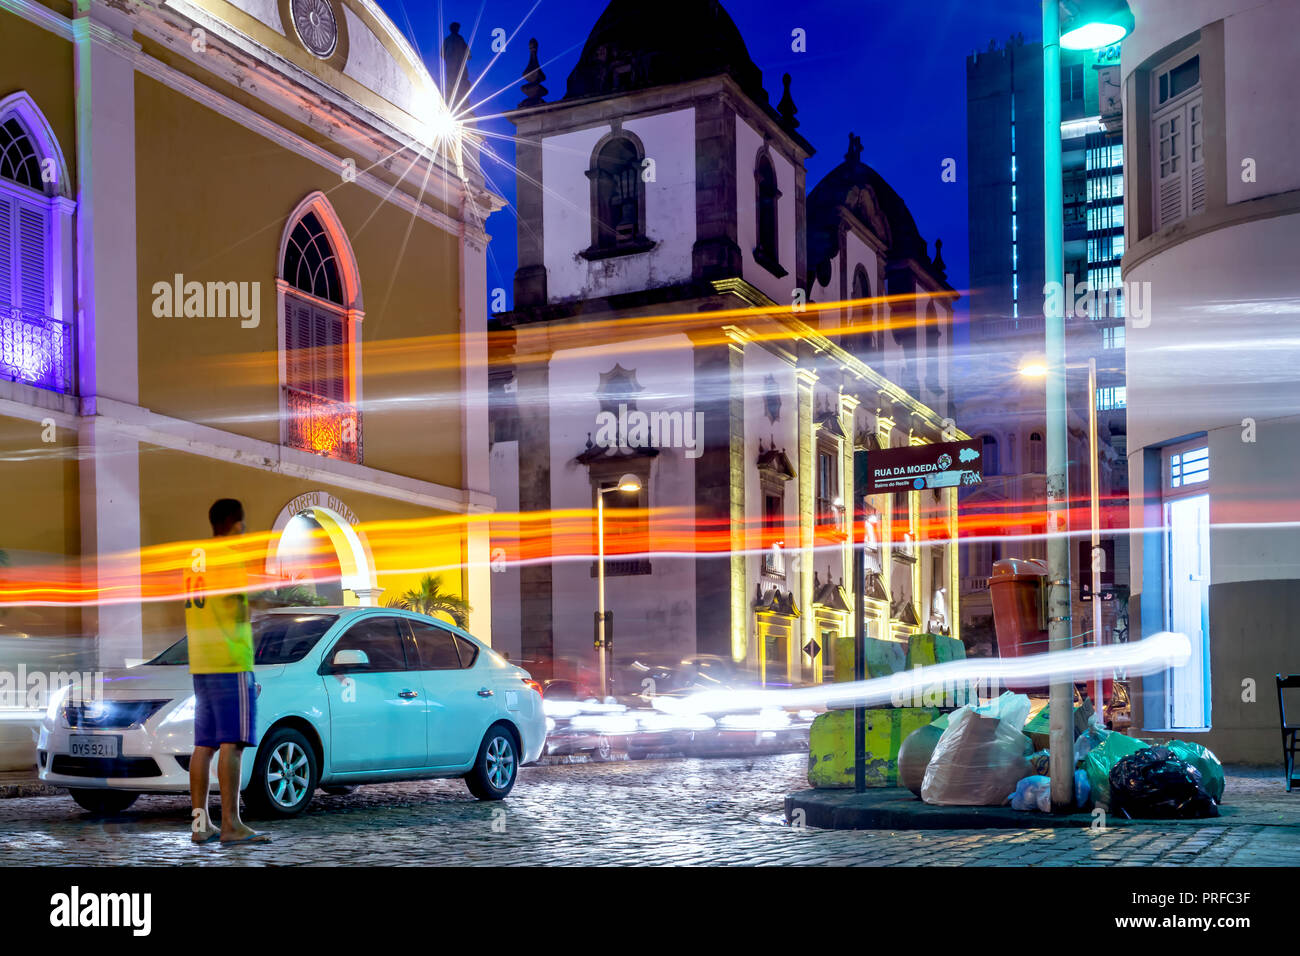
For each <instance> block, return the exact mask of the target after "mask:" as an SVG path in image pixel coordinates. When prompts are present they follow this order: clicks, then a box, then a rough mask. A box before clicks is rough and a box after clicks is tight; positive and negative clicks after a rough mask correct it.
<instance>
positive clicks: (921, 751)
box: [898, 724, 943, 797]
mask: <svg viewBox="0 0 1300 956" xmlns="http://www.w3.org/2000/svg"><path fill="white" fill-rule="evenodd" d="M942 736H943V728H941V727H936V726H935V725H934V724H926V725H925V726H924V727H918V728H916V730H914V731H912V732H911V733H910V734H908V735H907V739H905V740H904V741H903V745H902V746H901V747H899V748H898V783H899V785H900V786H903V787H906V788H907V789H908V790H911V791H912V792H913V793H914V794H916V795H917V796H918V797H919V796H920V795H921V784H922V783H923V782H924V781H925V768H926V767H928V766H929V765H930V757H931V755H932V754H933V753H934V748H935V746H936V745H937V744H938V743H939V738H940V737H942Z"/></svg>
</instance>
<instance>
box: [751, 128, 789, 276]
mask: <svg viewBox="0 0 1300 956" xmlns="http://www.w3.org/2000/svg"><path fill="white" fill-rule="evenodd" d="M754 191H755V227H756V229H757V230H758V245H757V246H756V247H755V248H754V261H756V262H757V263H758V264H759V265H761V266H763V267H764V268H765V269H767V270H768V271H769V272H771V273H773V274H774V275H776V276H778V277H779V276H783V275H785V274H786V270H785V269H782V268H781V250H780V247H779V246H778V245H777V208H778V206H777V203H778V200H779V199H780V198H781V190H779V189H777V187H776V168H775V167H774V166H773V165H772V157H770V156H769V155H768V154H767V151H766V150H764V151H763V152H761V153H759V154H758V163H757V164H756V165H755V167H754Z"/></svg>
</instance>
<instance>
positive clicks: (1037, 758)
mask: <svg viewBox="0 0 1300 956" xmlns="http://www.w3.org/2000/svg"><path fill="white" fill-rule="evenodd" d="M1029 766H1031V767H1032V768H1033V769H1034V773H1035V774H1036V775H1038V776H1047V775H1048V774H1050V773H1051V772H1052V752H1051V751H1050V750H1035V751H1034V752H1033V753H1031V754H1030V755H1029Z"/></svg>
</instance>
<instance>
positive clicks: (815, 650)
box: [803, 638, 822, 661]
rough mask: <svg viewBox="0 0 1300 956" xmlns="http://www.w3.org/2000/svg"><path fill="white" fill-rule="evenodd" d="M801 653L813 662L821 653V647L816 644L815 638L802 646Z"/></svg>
mask: <svg viewBox="0 0 1300 956" xmlns="http://www.w3.org/2000/svg"><path fill="white" fill-rule="evenodd" d="M803 652H804V653H805V654H807V655H808V657H809V658H811V659H812V660H814V661H815V660H817V655H818V654H820V653H821V652H822V646H821V645H820V644H818V643H817V640H816V638H814V639H813V640H811V641H809V642H808V643H807V644H805V645H804V646H803Z"/></svg>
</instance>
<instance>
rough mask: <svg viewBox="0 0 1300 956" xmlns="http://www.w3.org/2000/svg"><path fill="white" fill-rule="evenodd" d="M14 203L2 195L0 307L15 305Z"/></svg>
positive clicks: (7, 307) (0, 221)
mask: <svg viewBox="0 0 1300 956" xmlns="http://www.w3.org/2000/svg"><path fill="white" fill-rule="evenodd" d="M13 214H14V204H13V202H12V201H10V200H9V199H8V198H6V197H5V196H3V195H0V309H2V310H5V311H8V309H9V308H10V307H11V306H13V305H14V294H13V274H14V260H15V259H16V258H18V257H17V256H16V255H15V252H16V250H15V248H14V232H13Z"/></svg>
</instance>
